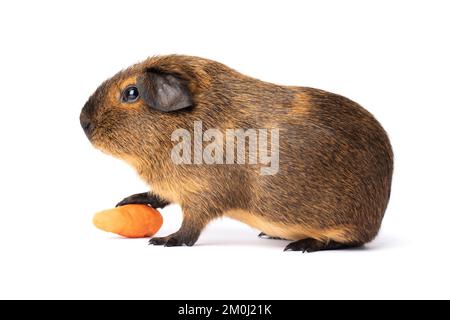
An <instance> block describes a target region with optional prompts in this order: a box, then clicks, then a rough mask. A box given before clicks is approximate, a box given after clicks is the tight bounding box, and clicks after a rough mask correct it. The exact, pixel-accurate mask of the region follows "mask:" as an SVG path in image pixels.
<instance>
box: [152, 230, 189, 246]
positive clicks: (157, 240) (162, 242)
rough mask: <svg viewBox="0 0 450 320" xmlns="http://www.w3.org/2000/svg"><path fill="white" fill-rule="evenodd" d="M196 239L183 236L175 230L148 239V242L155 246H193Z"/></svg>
mask: <svg viewBox="0 0 450 320" xmlns="http://www.w3.org/2000/svg"><path fill="white" fill-rule="evenodd" d="M194 243H195V241H192V240H190V239H187V238H186V237H183V236H182V235H181V234H180V233H178V232H175V233H172V234H171V235H168V236H166V237H154V238H151V239H150V240H149V241H148V244H152V245H155V246H165V247H177V246H183V245H187V246H192V245H193V244H194Z"/></svg>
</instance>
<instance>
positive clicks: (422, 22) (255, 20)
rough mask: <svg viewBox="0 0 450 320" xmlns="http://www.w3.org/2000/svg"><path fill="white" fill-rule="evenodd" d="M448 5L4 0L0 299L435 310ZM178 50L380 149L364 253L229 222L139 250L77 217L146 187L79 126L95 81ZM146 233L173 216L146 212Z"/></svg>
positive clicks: (441, 294)
mask: <svg viewBox="0 0 450 320" xmlns="http://www.w3.org/2000/svg"><path fill="white" fill-rule="evenodd" d="M449 16H450V11H449V6H448V1H422V2H417V1H373V2H363V1H304V2H300V1H279V0H277V1H273V2H265V1H254V2H252V1H230V0H227V1H223V2H218V1H142V2H139V1H123V2H118V1H104V2H100V1H98V2H94V1H86V2H82V1H73V2H71V3H68V2H65V1H26V2H25V1H2V2H1V4H0V40H1V43H0V46H1V48H0V56H1V59H0V88H1V89H0V90H1V91H0V92H1V98H0V112H1V125H0V137H1V149H0V150H1V151H0V152H1V160H0V161H1V166H0V174H1V176H0V179H1V180H0V188H1V190H0V194H1V204H0V260H1V261H0V298H181V299H184V298H192V299H196V298H236V299H238V298H255V299H258V298H267V299H277V298H289V299H291V298H295V299H298V298H450V293H449V286H450V279H449V268H450V261H449V258H450V253H449V251H450V250H449V244H450V243H449V240H448V232H449V227H450V224H449V222H450V210H449V202H448V200H449V196H450V194H449V191H450V190H449V181H450V174H449V163H450V153H449V141H448V140H449V138H450V129H449V123H450V122H449V116H450V112H449V109H450V105H449V94H450V92H449V87H450V86H449V84H450V76H449V75H450V62H449V60H450V58H449V57H450V46H449V44H450V41H449V39H450V35H449V33H450V19H449ZM166 53H180V54H192V55H199V56H203V57H207V58H210V59H215V60H218V61H221V62H223V63H225V64H227V65H229V66H231V67H233V68H236V69H237V70H239V71H241V72H243V73H246V74H249V75H251V76H254V77H257V78H261V79H263V80H266V81H270V82H275V83H280V84H289V85H302V86H312V87H318V88H321V89H325V90H329V91H332V92H336V93H340V94H343V95H345V96H348V97H350V98H351V99H353V100H355V101H357V102H359V103H360V104H362V105H363V106H365V107H366V108H367V109H368V110H370V111H371V112H372V113H373V114H374V115H375V116H376V117H377V118H378V119H379V120H380V122H381V123H382V124H383V125H384V127H385V129H386V130H387V131H388V133H389V134H390V137H391V140H392V144H393V147H394V152H395V174H394V183H393V191H392V198H391V202H390V205H389V208H388V210H387V212H386V218H385V220H384V223H383V227H382V231H381V233H380V235H379V237H378V238H377V239H376V240H375V241H373V242H372V243H371V244H369V245H368V246H367V247H366V249H364V250H361V249H358V250H349V251H336V252H319V253H314V254H301V253H298V252H283V251H282V249H283V248H284V246H285V245H286V244H287V243H286V242H285V241H273V240H261V239H258V238H257V237H256V235H257V231H256V230H252V229H250V228H249V227H247V226H245V225H242V224H239V223H237V222H233V221H229V220H220V221H216V222H214V223H212V224H211V225H210V226H209V227H208V228H207V230H206V231H205V232H204V233H203V234H202V236H201V238H200V240H199V242H198V243H197V245H196V246H194V247H191V248H188V247H182V248H164V247H154V246H147V245H146V243H147V240H145V239H138V240H129V239H121V238H118V237H115V236H114V235H111V234H107V233H104V232H102V231H99V230H97V229H95V228H94V227H93V225H92V223H91V219H92V216H93V214H94V213H95V212H96V211H98V210H102V209H105V208H109V207H112V206H113V205H114V204H115V203H116V202H117V201H118V200H121V199H122V198H123V197H124V196H128V195H130V194H132V193H136V192H142V191H145V189H146V186H145V185H144V184H143V183H142V182H141V181H140V180H139V178H138V177H137V176H136V174H135V173H134V171H133V170H132V169H131V168H130V167H128V166H127V165H126V164H124V163H122V162H120V161H118V160H115V159H113V158H110V157H109V156H106V155H104V154H102V153H101V152H99V151H97V150H95V149H94V148H93V147H92V146H91V145H90V144H89V143H88V141H87V139H86V138H85V136H84V134H83V132H82V130H81V127H80V125H79V122H78V116H79V112H80V110H81V107H82V106H83V104H84V102H85V101H86V99H87V98H88V96H89V95H90V94H91V93H92V92H93V91H94V90H95V88H96V87H97V86H98V85H99V84H100V83H101V81H103V80H105V79H106V78H107V77H109V76H111V75H113V74H114V73H115V72H117V71H118V70H120V69H121V68H124V67H126V66H128V65H130V64H132V63H134V62H137V61H139V60H142V59H144V58H146V57H147V56H150V55H155V54H166ZM162 213H163V215H164V218H165V224H164V226H163V228H162V230H161V231H160V234H161V235H164V234H167V233H169V232H173V231H176V230H177V227H178V225H179V223H180V210H179V208H178V207H176V206H170V207H168V208H166V209H163V210H162Z"/></svg>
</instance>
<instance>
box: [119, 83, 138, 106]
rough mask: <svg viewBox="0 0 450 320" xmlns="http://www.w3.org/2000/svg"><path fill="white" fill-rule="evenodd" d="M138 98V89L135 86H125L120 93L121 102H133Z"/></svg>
mask: <svg viewBox="0 0 450 320" xmlns="http://www.w3.org/2000/svg"><path fill="white" fill-rule="evenodd" d="M137 99H139V91H138V89H137V88H136V87H135V86H129V87H126V88H125V90H123V93H122V102H128V103H130V102H135V101H136V100H137Z"/></svg>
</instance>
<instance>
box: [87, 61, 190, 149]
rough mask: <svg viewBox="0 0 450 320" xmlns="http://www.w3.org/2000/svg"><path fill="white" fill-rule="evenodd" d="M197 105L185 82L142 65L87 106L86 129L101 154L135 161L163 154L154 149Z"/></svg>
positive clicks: (124, 73) (118, 76)
mask: <svg viewBox="0 0 450 320" xmlns="http://www.w3.org/2000/svg"><path fill="white" fill-rule="evenodd" d="M192 105H193V100H192V96H191V94H190V91H189V86H188V83H187V81H186V80H185V79H182V78H181V77H180V76H178V75H176V74H170V73H165V72H162V71H160V70H157V69H154V68H147V67H145V66H141V65H136V66H134V67H131V68H129V69H127V70H125V71H122V72H119V73H118V74H116V75H115V76H114V77H112V78H111V79H109V80H107V81H105V82H104V83H103V84H101V85H100V87H99V88H98V89H97V90H96V91H95V92H94V94H92V96H91V97H90V98H89V100H88V101H87V102H86V104H85V105H84V107H83V109H82V111H81V114H80V123H81V126H82V128H83V130H84V132H85V134H86V136H87V137H88V139H89V140H90V141H91V143H92V144H93V145H94V146H95V147H97V148H98V149H100V150H102V151H104V152H106V153H109V154H112V155H115V156H118V157H122V158H127V157H128V158H133V157H136V156H142V155H143V153H150V152H152V151H154V152H157V150H154V149H153V148H152V145H153V144H157V143H158V139H159V140H160V139H162V137H161V131H162V130H164V128H167V127H168V126H169V127H170V123H171V121H172V120H173V119H174V117H177V116H180V114H179V111H178V110H181V109H185V108H190V107H192ZM171 119H172V120H171ZM164 138H166V137H164ZM169 139H170V136H169Z"/></svg>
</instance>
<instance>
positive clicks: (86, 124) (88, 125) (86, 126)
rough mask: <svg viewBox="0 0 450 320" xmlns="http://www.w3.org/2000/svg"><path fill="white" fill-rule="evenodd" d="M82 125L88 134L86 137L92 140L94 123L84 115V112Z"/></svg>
mask: <svg viewBox="0 0 450 320" xmlns="http://www.w3.org/2000/svg"><path fill="white" fill-rule="evenodd" d="M80 123H81V127H82V128H83V130H84V133H85V134H86V136H87V137H88V138H90V136H91V134H92V122H91V120H90V119H89V118H88V117H87V116H86V115H85V114H84V112H82V113H81V114H80Z"/></svg>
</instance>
